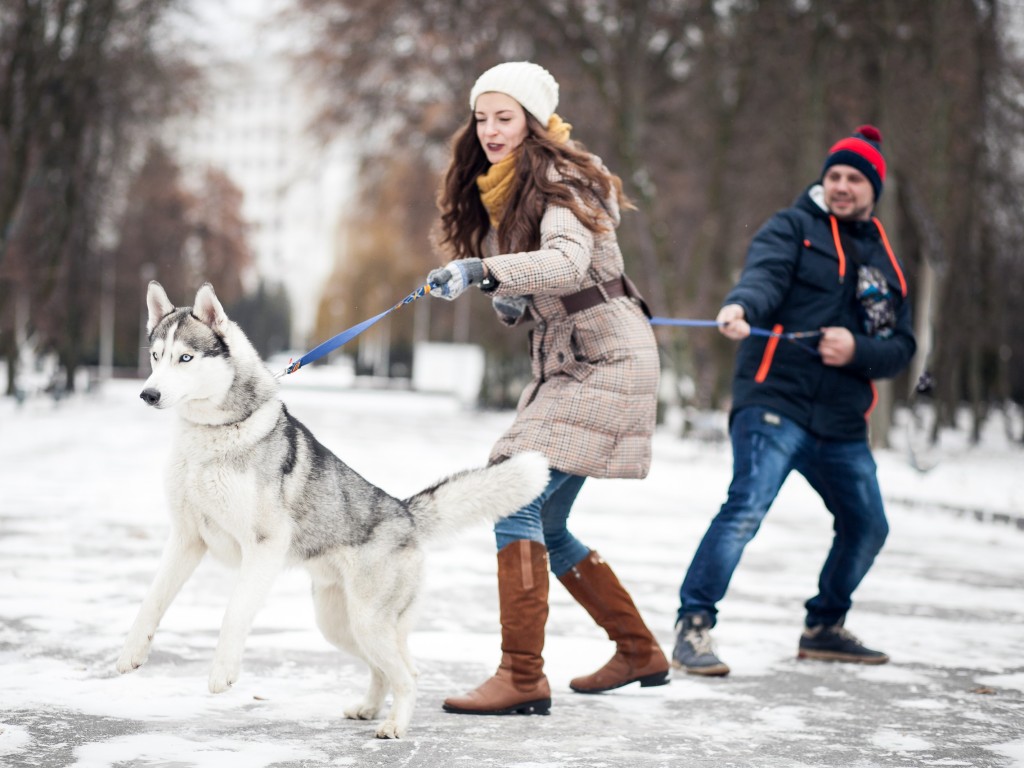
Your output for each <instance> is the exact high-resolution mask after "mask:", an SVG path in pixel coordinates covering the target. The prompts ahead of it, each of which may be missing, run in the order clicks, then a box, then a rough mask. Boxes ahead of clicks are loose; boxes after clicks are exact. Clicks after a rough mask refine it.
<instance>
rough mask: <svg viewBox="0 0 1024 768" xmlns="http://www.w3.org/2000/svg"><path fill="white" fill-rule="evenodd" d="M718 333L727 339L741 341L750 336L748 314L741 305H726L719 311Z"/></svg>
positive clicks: (717, 320)
mask: <svg viewBox="0 0 1024 768" xmlns="http://www.w3.org/2000/svg"><path fill="white" fill-rule="evenodd" d="M715 322H716V323H718V332H719V333H720V334H722V335H723V336H725V337H726V338H727V339H732V340H733V341H741V340H742V339H745V338H747V336H749V335H750V323H748V322H747V313H746V312H744V311H743V307H741V306H740V305H739V304H726V305H725V306H724V307H722V308H721V309H720V310H718V317H716V318H715Z"/></svg>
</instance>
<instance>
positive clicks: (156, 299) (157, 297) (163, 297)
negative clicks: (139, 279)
mask: <svg viewBox="0 0 1024 768" xmlns="http://www.w3.org/2000/svg"><path fill="white" fill-rule="evenodd" d="M146 306H147V307H148V308H149V320H148V321H147V322H146V333H152V332H153V329H154V328H156V326H157V323H159V322H160V321H161V320H163V319H164V318H165V317H167V315H169V314H171V312H173V311H174V304H172V303H171V300H170V299H169V298H167V291H165V290H164V287H163V286H162V285H160V283H158V282H157V281H156V280H150V281H149V290H148V291H146Z"/></svg>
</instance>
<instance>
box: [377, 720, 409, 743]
mask: <svg viewBox="0 0 1024 768" xmlns="http://www.w3.org/2000/svg"><path fill="white" fill-rule="evenodd" d="M403 736H405V728H401V727H399V725H398V723H397V722H395V721H394V720H391V719H388V720H385V721H384V722H383V723H381V724H380V728H378V729H377V738H378V739H400V738H402V737H403Z"/></svg>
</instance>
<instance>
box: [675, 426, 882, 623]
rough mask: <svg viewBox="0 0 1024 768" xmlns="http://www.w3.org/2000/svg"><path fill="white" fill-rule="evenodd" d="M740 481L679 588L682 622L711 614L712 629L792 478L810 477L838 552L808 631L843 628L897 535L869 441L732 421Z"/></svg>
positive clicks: (810, 605) (811, 607) (813, 602)
mask: <svg viewBox="0 0 1024 768" xmlns="http://www.w3.org/2000/svg"><path fill="white" fill-rule="evenodd" d="M729 434H730V437H731V438H732V451H733V478H732V483H731V484H730V485H729V495H728V498H727V499H726V501H725V503H724V504H723V505H722V508H721V509H720V510H719V512H718V514H717V515H716V516H715V518H714V519H713V520H712V521H711V525H710V526H709V527H708V530H707V533H705V534H704V539H703V540H702V541H701V543H700V546H699V547H698V548H697V553H696V554H695V555H694V557H693V561H692V562H691V563H690V567H689V569H688V570H687V572H686V578H684V579H683V584H682V586H681V587H680V588H679V605H680V607H679V617H680V618H682V616H683V615H684V614H686V613H693V612H696V611H706V612H707V613H708V614H709V615H710V616H711V622H712V625H714V622H715V617H716V615H717V613H718V611H717V609H716V607H715V606H716V604H717V603H718V602H719V601H720V600H721V599H722V598H723V597H725V592H726V589H727V588H728V587H729V580H730V579H731V578H732V574H733V571H735V570H736V566H737V565H738V564H739V561H740V556H741V555H742V554H743V548H744V547H745V546H746V545H747V542H748V541H750V540H751V539H752V538H754V534H756V533H757V531H758V528H759V527H760V525H761V521H762V520H763V519H764V516H765V515H766V514H767V513H768V508H769V507H771V505H772V502H773V501H774V500H775V496H776V495H777V494H778V492H779V489H780V488H781V487H782V483H783V482H784V481H785V479H786V477H787V476H788V475H789V473H790V471H791V470H794V469H795V470H796V471H797V472H799V473H800V474H802V475H803V476H804V477H805V478H807V481H808V482H809V483H810V484H811V487H812V488H814V490H815V491H817V492H818V494H819V495H820V496H821V498H822V500H823V501H824V502H825V506H826V507H827V508H828V511H829V512H830V513H831V514H832V517H833V526H832V528H833V531H834V532H835V533H834V536H833V539H832V549H831V550H830V551H829V553H828V557H827V558H826V559H825V565H824V566H823V567H822V569H821V575H820V576H819V577H818V594H817V595H815V596H814V597H812V598H811V599H810V600H808V601H807V602H806V603H805V607H806V608H807V617H806V619H805V621H806V624H807V626H808V627H813V626H817V625H819V624H825V625H832V624H837V623H839V622H841V621H842V620H843V617H844V616H845V615H846V612H847V611H848V610H850V606H851V605H852V599H851V596H852V595H853V591H854V590H855V589H856V588H857V586H858V585H859V584H860V582H861V580H862V579H863V578H864V576H865V575H866V574H867V572H868V569H870V568H871V564H872V563H873V562H874V560H875V555H877V554H878V552H879V550H881V548H882V544H883V543H884V542H885V537H886V536H887V535H888V533H889V524H888V523H887V522H886V519H885V510H884V509H883V506H882V495H881V492H880V491H879V488H878V478H877V477H876V475H875V460H874V458H873V457H872V456H871V450H870V448H869V447H868V444H867V441H862V440H854V441H837V440H821V439H819V438H816V437H815V436H813V435H811V434H810V433H809V432H807V431H806V430H805V429H803V428H802V427H800V426H799V425H798V424H796V423H795V422H793V421H791V420H789V419H787V418H785V417H784V416H779V415H778V414H776V413H775V412H774V411H772V410H770V409H767V408H761V407H748V408H744V409H742V410H740V411H738V412H736V413H735V414H733V417H732V424H731V426H730V428H729Z"/></svg>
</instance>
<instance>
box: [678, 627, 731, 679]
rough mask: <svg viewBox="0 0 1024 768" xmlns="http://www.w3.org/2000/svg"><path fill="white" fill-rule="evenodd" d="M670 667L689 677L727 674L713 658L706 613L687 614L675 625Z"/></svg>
mask: <svg viewBox="0 0 1024 768" xmlns="http://www.w3.org/2000/svg"><path fill="white" fill-rule="evenodd" d="M672 666H673V667H675V668H676V669H683V670H686V671H687V672H688V673H689V674H691V675H704V676H706V677H722V676H724V675H728V674H729V667H728V666H726V665H725V664H723V663H722V661H721V659H719V658H718V657H717V656H715V652H714V649H713V647H712V644H711V617H710V616H709V615H708V614H707V613H704V612H703V611H701V612H700V613H688V614H686V615H685V616H683V618H682V619H680V620H679V621H678V622H677V623H676V647H675V648H674V649H673V650H672Z"/></svg>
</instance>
